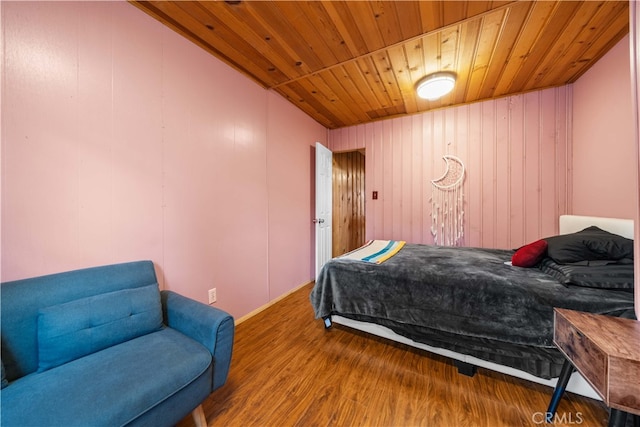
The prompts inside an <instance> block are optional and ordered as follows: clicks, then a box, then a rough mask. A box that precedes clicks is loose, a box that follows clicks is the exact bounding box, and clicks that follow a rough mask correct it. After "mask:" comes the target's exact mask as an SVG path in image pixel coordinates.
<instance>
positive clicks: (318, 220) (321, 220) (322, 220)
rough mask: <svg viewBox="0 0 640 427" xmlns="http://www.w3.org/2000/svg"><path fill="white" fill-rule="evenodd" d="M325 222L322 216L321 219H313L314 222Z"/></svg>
mask: <svg viewBox="0 0 640 427" xmlns="http://www.w3.org/2000/svg"><path fill="white" fill-rule="evenodd" d="M323 222H324V219H322V218H320V219H318V218H315V219H314V220H313V223H314V224H322V223H323Z"/></svg>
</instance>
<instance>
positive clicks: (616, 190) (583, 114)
mask: <svg viewBox="0 0 640 427" xmlns="http://www.w3.org/2000/svg"><path fill="white" fill-rule="evenodd" d="M629 69H630V62H629V36H626V37H625V38H624V39H623V40H622V41H620V42H619V43H618V44H617V45H616V46H614V47H613V48H612V49H611V50H610V51H609V52H608V53H607V54H606V55H605V56H604V57H603V58H602V59H600V60H599V61H598V62H597V63H596V64H595V65H594V66H593V67H592V68H591V69H589V71H587V72H586V73H585V74H584V75H583V76H582V77H580V79H579V80H578V81H577V82H576V83H575V84H574V85H573V86H574V87H573V123H574V125H573V162H572V166H573V206H572V207H573V212H572V213H574V214H578V215H596V216H612V217H620V218H635V215H636V206H637V203H638V182H637V179H636V173H637V169H638V164H637V159H636V158H635V156H634V155H632V153H635V150H636V148H635V146H636V144H637V142H636V140H635V136H634V125H633V120H634V118H633V112H632V108H631V102H632V101H631V77H630V72H629Z"/></svg>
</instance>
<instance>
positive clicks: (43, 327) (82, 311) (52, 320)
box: [38, 284, 162, 372]
mask: <svg viewBox="0 0 640 427" xmlns="http://www.w3.org/2000/svg"><path fill="white" fill-rule="evenodd" d="M161 328H162V306H161V304H160V291H159V290H158V286H157V285H155V284H154V285H149V286H145V287H141V288H135V289H123V290H120V291H116V292H108V293H105V294H100V295H94V296H91V297H87V298H81V299H78V300H75V301H71V302H67V303H64V304H57V305H54V306H51V307H45V308H41V309H40V310H39V312H38V372H43V371H46V370H48V369H51V368H55V367H56V366H60V365H62V364H64V363H67V362H70V361H72V360H75V359H78V358H80V357H82V356H86V355H88V354H91V353H95V352H96V351H100V350H102V349H105V348H107V347H111V346H113V345H116V344H120V343H122V342H125V341H128V340H130V339H133V338H136V337H139V336H142V335H146V334H148V333H151V332H154V331H158V330H160V329H161Z"/></svg>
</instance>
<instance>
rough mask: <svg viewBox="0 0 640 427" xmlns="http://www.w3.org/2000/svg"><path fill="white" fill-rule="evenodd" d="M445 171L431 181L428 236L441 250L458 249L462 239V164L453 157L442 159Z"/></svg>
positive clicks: (447, 156) (446, 156)
mask: <svg viewBox="0 0 640 427" xmlns="http://www.w3.org/2000/svg"><path fill="white" fill-rule="evenodd" d="M442 158H443V159H444V161H445V163H446V165H447V168H446V170H445V172H444V174H443V175H442V176H441V177H440V178H438V179H433V180H431V186H432V187H431V234H432V235H433V242H434V244H436V245H442V246H459V245H460V244H461V243H462V237H463V236H464V210H463V201H464V194H463V191H462V190H463V188H462V182H463V181H464V163H462V161H461V160H460V159H459V158H457V157H456V156H451V155H448V154H447V155H445V156H442Z"/></svg>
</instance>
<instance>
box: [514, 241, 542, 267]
mask: <svg viewBox="0 0 640 427" xmlns="http://www.w3.org/2000/svg"><path fill="white" fill-rule="evenodd" d="M546 252H547V241H546V240H542V239H541V240H538V241H535V242H533V243H529V244H528V245H525V246H523V247H521V248H520V249H518V250H517V251H516V253H515V254H513V257H511V264H512V265H515V266H516V267H534V266H535V265H536V264H538V263H539V262H540V260H541V259H542V258H543V257H544V254H545V253H546Z"/></svg>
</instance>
